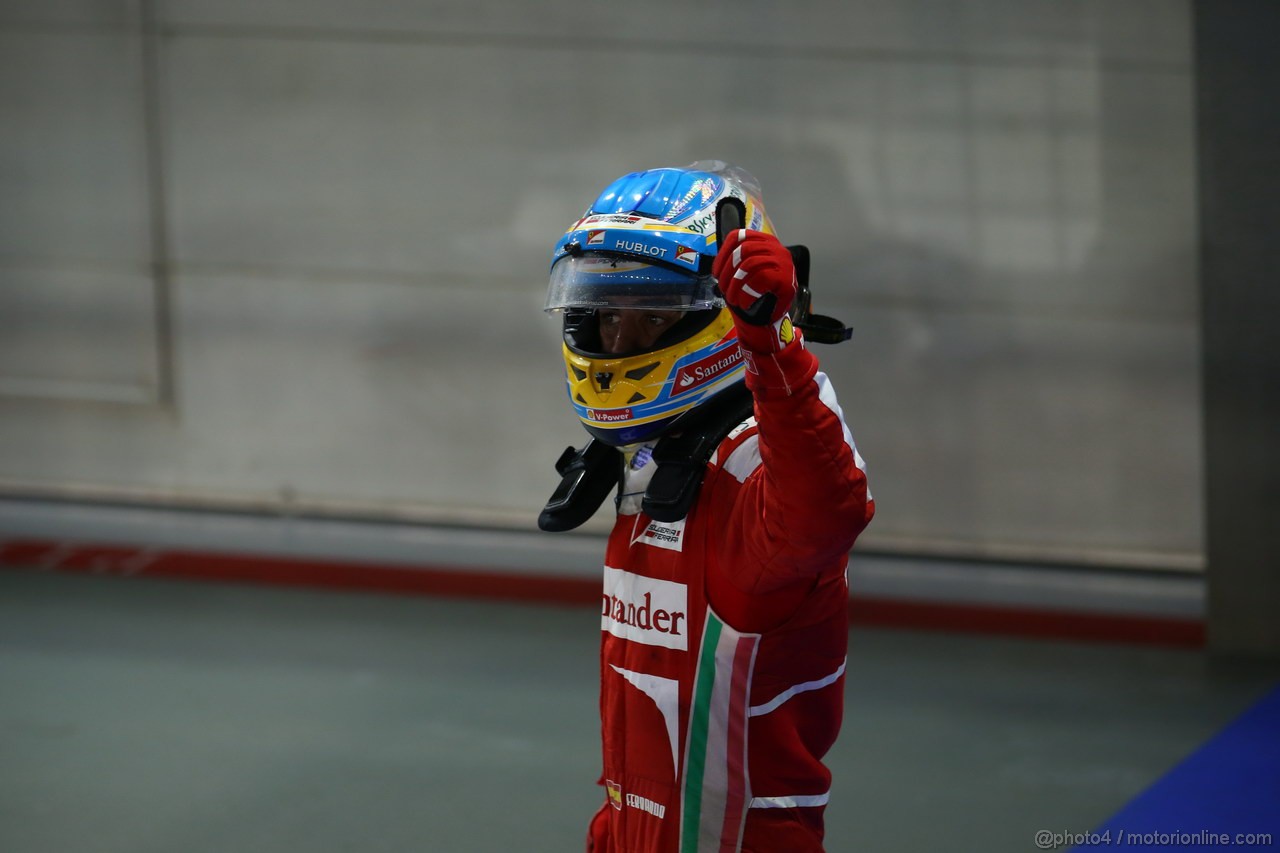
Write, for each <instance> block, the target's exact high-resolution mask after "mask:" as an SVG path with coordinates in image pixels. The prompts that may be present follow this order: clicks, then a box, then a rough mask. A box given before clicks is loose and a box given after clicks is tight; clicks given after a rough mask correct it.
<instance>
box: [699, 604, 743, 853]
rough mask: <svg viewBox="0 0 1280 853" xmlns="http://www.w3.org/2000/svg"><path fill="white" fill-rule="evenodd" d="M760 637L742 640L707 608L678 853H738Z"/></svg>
mask: <svg viewBox="0 0 1280 853" xmlns="http://www.w3.org/2000/svg"><path fill="white" fill-rule="evenodd" d="M759 643H760V635H759V634H743V633H740V632H738V631H735V630H734V629H733V628H731V627H729V626H728V625H726V624H725V623H724V621H723V620H721V619H720V617H718V616H716V614H715V612H714V611H713V610H711V609H710V608H707V619H706V627H705V628H704V629H703V632H702V646H701V650H700V651H699V654H698V670H697V674H696V676H695V678H694V688H693V708H692V711H691V713H690V715H689V736H688V738H687V739H686V744H687V746H686V749H687V752H686V754H685V773H684V790H683V791H682V807H681V826H680V830H681V831H680V849H681V851H684V853H712V851H714V852H715V853H721V851H737V850H739V849H740V847H741V844H742V827H743V823H744V821H745V820H746V814H747V804H748V803H750V801H751V794H750V791H749V789H748V782H747V713H748V701H747V700H748V698H749V694H750V689H751V671H752V669H753V667H754V666H755V657H756V648H757V646H758V645H759Z"/></svg>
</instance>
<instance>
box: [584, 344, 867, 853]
mask: <svg viewBox="0 0 1280 853" xmlns="http://www.w3.org/2000/svg"><path fill="white" fill-rule="evenodd" d="M751 361H752V362H754V363H752V364H750V365H749V367H751V368H754V369H755V370H756V371H757V372H754V373H753V372H750V371H749V372H748V374H747V383H748V386H749V387H750V389H751V391H752V393H753V395H754V397H755V406H754V408H755V416H754V417H753V418H751V419H749V420H748V421H746V422H745V423H744V424H742V425H741V426H739V427H738V428H737V429H736V430H734V431H733V432H732V433H730V435H729V436H728V437H727V438H726V439H725V440H724V441H723V442H722V443H721V444H720V446H719V447H718V448H717V449H716V452H715V453H714V454H713V456H712V457H711V460H710V462H709V463H708V466H707V471H706V476H705V479H704V480H703V483H702V487H701V490H700V492H699V494H698V498H697V500H696V502H695V503H694V505H693V508H692V509H691V510H690V511H689V513H688V515H687V516H686V517H685V518H684V519H682V520H680V521H677V522H672V523H662V522H657V521H654V520H652V519H650V518H649V517H648V516H647V515H645V514H644V513H643V512H641V511H639V507H638V503H639V501H638V499H634V500H628V495H629V494H631V493H634V492H635V491H636V488H637V486H636V482H635V481H640V482H641V485H640V486H639V491H640V492H642V491H643V487H642V483H643V477H642V474H641V472H637V471H634V470H632V468H633V466H630V465H629V466H628V474H627V477H626V479H624V483H623V488H622V490H621V495H622V497H621V498H620V505H619V514H618V519H617V522H616V524H615V526H614V528H613V532H612V534H611V535H610V538H609V544H608V548H607V551H606V556H605V569H604V574H605V584H604V595H603V604H602V612H601V628H602V633H601V637H602V644H601V656H600V676H601V693H600V715H601V722H602V730H603V745H604V772H603V774H602V776H601V783H602V784H603V785H604V786H605V789H606V791H605V793H606V797H605V803H604V805H603V806H602V807H601V809H600V811H599V812H597V814H596V816H595V818H594V819H593V820H592V822H591V826H590V829H589V832H588V840H587V849H588V850H589V851H592V853H622V851H625V853H667V851H672V853H674V851H683V852H684V853H693V851H699V853H704V851H738V850H743V851H768V853H804V852H805V851H820V850H822V837H823V810H824V808H825V806H826V803H827V798H828V793H829V791H830V784H831V774H830V771H828V770H827V768H826V767H825V766H824V765H823V763H822V758H823V756H824V755H825V754H826V752H827V750H828V749H829V748H830V747H831V745H832V744H833V743H834V742H835V738H836V734H837V732H838V731H839V728H840V719H841V715H842V712H843V687H844V669H845V654H846V646H847V643H848V595H849V590H848V580H847V576H846V566H847V562H848V552H849V549H850V547H851V546H852V545H853V542H854V539H856V538H857V536H858V534H859V533H860V532H861V531H862V529H863V528H864V527H865V526H866V525H867V523H868V522H869V521H870V520H871V516H872V514H873V513H874V503H873V502H872V500H871V497H870V494H869V493H868V491H867V482H866V478H865V476H864V473H863V463H862V459H861V457H860V456H859V455H858V451H857V449H856V448H855V446H854V442H853V437H852V435H851V434H850V432H849V429H848V427H847V426H846V425H845V422H844V418H843V415H842V414H841V411H840V407H839V406H838V405H837V403H836V400H835V395H834V392H833V391H832V388H831V385H830V383H829V382H828V381H827V377H826V376H825V375H823V374H822V373H819V372H818V363H817V359H816V358H814V356H813V355H812V354H811V353H810V352H809V351H808V350H806V349H805V348H804V347H803V344H798V345H794V346H789V347H787V348H786V349H785V350H784V351H783V352H781V353H778V354H777V355H775V356H772V357H770V356H768V355H763V356H761V355H757V356H755V358H754V359H751ZM642 470H643V469H642ZM633 497H634V495H633Z"/></svg>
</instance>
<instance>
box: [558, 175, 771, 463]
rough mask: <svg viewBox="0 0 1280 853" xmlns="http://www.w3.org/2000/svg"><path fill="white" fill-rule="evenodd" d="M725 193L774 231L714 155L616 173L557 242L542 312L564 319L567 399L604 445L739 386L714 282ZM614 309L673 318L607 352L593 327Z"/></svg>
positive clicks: (654, 431)
mask: <svg viewBox="0 0 1280 853" xmlns="http://www.w3.org/2000/svg"><path fill="white" fill-rule="evenodd" d="M729 197H732V198H736V199H738V200H740V201H741V202H742V203H743V205H744V207H745V216H744V219H743V222H744V224H745V226H746V227H747V228H750V229H752V230H755V231H763V232H765V233H768V234H773V233H774V230H773V224H772V223H771V222H770V221H769V217H768V215H767V214H766V213H765V210H764V205H763V204H762V203H761V201H760V187H759V184H758V183H757V182H756V180H755V178H753V177H752V176H751V175H750V174H749V173H747V172H746V171H745V170H743V169H740V168H737V167H734V166H730V165H728V164H726V163H724V162H721V161H718V160H715V161H700V162H697V163H693V164H691V165H689V166H684V167H679V168H661V169H650V170H647V171H642V172H632V173H631V174H628V175H623V176H622V177H621V178H618V179H617V180H616V181H614V182H613V183H611V184H610V185H609V186H608V187H606V188H605V190H604V192H602V193H601V194H600V195H599V197H598V198H596V200H595V201H594V202H592V203H591V206H590V207H588V208H587V210H586V212H585V213H583V215H582V216H581V217H580V218H579V219H578V220H577V221H576V222H574V223H573V224H572V225H570V226H569V228H568V230H567V231H565V233H564V235H563V236H562V237H561V238H560V239H559V241H558V242H557V243H556V246H555V250H554V253H553V255H552V259H551V282H550V286H549V287H548V289H547V301H546V306H545V310H546V311H548V312H551V313H558V314H560V315H561V316H562V320H563V332H564V345H563V348H562V351H563V354H564V361H565V372H566V379H567V383H568V393H569V402H570V404H571V405H572V406H573V409H574V412H575V413H576V414H577V415H578V418H579V420H581V421H582V424H583V426H585V427H586V429H587V432H589V433H591V435H592V436H593V437H595V438H596V439H598V440H599V441H601V442H603V443H604V444H608V445H611V446H614V447H624V446H627V445H631V444H638V443H641V442H645V441H649V440H651V439H654V438H657V437H658V436H659V435H661V434H662V433H663V432H665V431H666V430H667V429H669V428H671V427H672V426H673V425H674V424H675V423H676V422H677V421H678V420H679V419H681V418H682V417H683V416H685V415H686V414H688V413H690V412H692V411H693V410H694V409H695V408H697V407H698V406H700V405H703V404H704V403H706V402H707V401H708V400H710V399H711V398H712V397H714V396H715V395H717V394H720V393H721V392H723V391H725V390H726V389H728V388H730V387H731V386H733V385H736V384H738V383H741V382H742V381H743V379H744V376H745V371H746V367H745V364H744V362H743V356H742V352H741V350H740V349H739V348H738V336H737V332H736V331H735V329H734V325H733V317H732V315H731V314H730V312H729V310H728V308H726V307H725V304H724V301H723V300H722V299H721V298H720V295H719V291H718V290H717V288H716V282H715V279H714V278H713V277H712V275H711V266H712V262H713V261H714V260H715V256H716V251H717V250H718V249H719V243H718V240H717V236H716V209H717V204H718V202H719V201H720V200H721V199H724V198H729ZM616 309H635V310H657V311H663V312H669V311H678V312H680V316H679V319H678V320H677V321H676V322H674V323H673V324H671V325H670V326H669V327H668V328H666V329H665V331H663V332H662V334H661V335H660V336H659V337H658V338H657V339H656V340H655V341H654V342H653V343H652V344H651V345H650V346H647V347H644V348H643V349H640V350H636V351H632V352H621V353H611V352H608V351H606V348H605V346H604V344H603V343H602V339H601V333H600V322H599V321H600V314H601V312H602V311H612V310H616Z"/></svg>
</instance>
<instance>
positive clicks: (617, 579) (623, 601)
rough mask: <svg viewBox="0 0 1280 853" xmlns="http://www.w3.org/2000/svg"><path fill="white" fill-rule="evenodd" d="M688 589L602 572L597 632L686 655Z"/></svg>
mask: <svg viewBox="0 0 1280 853" xmlns="http://www.w3.org/2000/svg"><path fill="white" fill-rule="evenodd" d="M688 597H689V591H688V588H687V587H686V586H685V585H684V584H682V583H675V582H673V581H664V580H658V579H657V578H647V577H645V576H643V575H635V574H632V573H631V572H624V571H622V570H621V569H611V568H609V567H608V566H605V568H604V596H603V599H602V603H601V608H600V630H602V631H608V632H609V633H610V634H613V636H615V637H621V638H622V639H624V640H632V641H634V642H637V643H644V644H645V645H647V646H663V647H665V648H668V649H679V650H681V651H686V650H688V648H689V619H688V615H687V614H688Z"/></svg>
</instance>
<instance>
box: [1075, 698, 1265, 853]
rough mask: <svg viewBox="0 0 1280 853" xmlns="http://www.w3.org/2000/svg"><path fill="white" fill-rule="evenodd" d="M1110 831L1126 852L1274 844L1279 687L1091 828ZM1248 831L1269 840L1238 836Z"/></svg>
mask: <svg viewBox="0 0 1280 853" xmlns="http://www.w3.org/2000/svg"><path fill="white" fill-rule="evenodd" d="M1108 833H1109V834H1110V838H1111V839H1112V844H1113V846H1115V847H1119V848H1121V849H1124V850H1170V849H1176V850H1178V851H1179V853H1185V851H1192V850H1205V851H1221V850H1222V849H1223V848H1226V847H1233V848H1235V849H1238V850H1241V849H1243V850H1249V849H1253V850H1263V849H1268V850H1269V849H1274V848H1275V847H1280V687H1277V688H1275V689H1273V690H1272V691H1271V692H1270V693H1268V694H1267V695H1266V696H1265V697H1263V698H1262V700H1261V701H1259V702H1258V703H1257V704H1256V705H1254V706H1253V707H1252V708H1250V709H1249V710H1248V711H1246V712H1245V713H1244V714H1243V715H1241V716H1240V717H1239V718H1238V719H1237V720H1236V721H1235V722H1233V723H1231V724H1230V725H1228V726H1227V727H1226V728H1225V729H1223V730H1222V731H1220V732H1219V733H1218V734H1217V735H1215V736H1214V737H1213V738H1212V739H1211V740H1210V741H1209V742H1208V743H1206V744H1204V745H1203V746H1201V747H1200V748H1199V749H1198V750H1196V751H1195V752H1194V753H1192V754H1191V755H1190V756H1188V757H1187V758H1186V759H1185V760H1184V761H1183V762H1182V763H1181V764H1179V765H1178V766H1177V767H1175V768H1173V769H1172V770H1171V771H1169V772H1168V773H1166V774H1165V775H1164V776H1162V777H1161V778H1160V779H1159V780H1157V781H1156V783H1155V784H1154V785H1152V786H1151V787H1150V788H1148V789H1147V790H1146V791H1144V792H1143V793H1141V794H1139V795H1138V796H1137V797H1136V798H1135V799H1134V800H1132V801H1131V802H1130V803H1129V804H1128V805H1126V806H1125V807H1124V808H1123V809H1121V810H1120V812H1119V813H1117V814H1116V815H1115V816H1114V817H1112V818H1111V819H1110V820H1108V821H1107V822H1106V823H1105V824H1103V825H1102V826H1101V827H1099V828H1098V830H1097V835H1102V836H1105V835H1107V834H1108ZM1197 833H1199V835H1197ZM1210 833H1212V834H1213V837H1209V834H1210ZM1162 834H1163V837H1162ZM1249 834H1252V835H1262V836H1266V835H1270V839H1269V840H1267V839H1248V838H1241V837H1237V836H1241V835H1249ZM1221 836H1226V839H1223V838H1222V837H1221ZM1117 838H1120V839H1122V840H1120V841H1116V840H1115V839H1117ZM1101 846H1104V847H1105V846H1107V845H1105V844H1104V845H1101ZM1074 849H1076V850H1079V851H1082V853H1083V851H1086V850H1090V849H1094V847H1092V846H1085V845H1082V846H1080V847H1076V848H1074Z"/></svg>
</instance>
